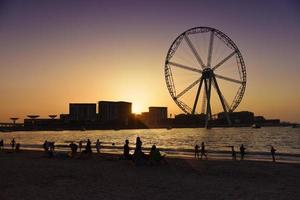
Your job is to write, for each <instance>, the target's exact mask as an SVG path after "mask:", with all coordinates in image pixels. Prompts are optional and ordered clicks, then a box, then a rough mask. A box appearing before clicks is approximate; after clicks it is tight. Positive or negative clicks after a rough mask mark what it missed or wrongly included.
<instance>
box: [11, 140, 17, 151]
mask: <svg viewBox="0 0 300 200" xmlns="http://www.w3.org/2000/svg"><path fill="white" fill-rule="evenodd" d="M10 144H11V149H12V150H15V145H16V141H15V138H13V139H12V141H11V142H10Z"/></svg>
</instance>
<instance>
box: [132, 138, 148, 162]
mask: <svg viewBox="0 0 300 200" xmlns="http://www.w3.org/2000/svg"><path fill="white" fill-rule="evenodd" d="M142 144H143V142H142V141H141V139H140V137H137V138H136V142H135V150H134V155H133V157H134V159H133V160H134V162H135V164H136V165H144V164H145V162H146V160H145V156H144V153H143V152H142Z"/></svg>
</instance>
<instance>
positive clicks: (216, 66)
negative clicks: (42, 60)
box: [212, 51, 236, 70]
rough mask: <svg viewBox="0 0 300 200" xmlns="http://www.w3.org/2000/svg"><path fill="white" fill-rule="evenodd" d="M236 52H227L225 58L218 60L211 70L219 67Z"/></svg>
mask: <svg viewBox="0 0 300 200" xmlns="http://www.w3.org/2000/svg"><path fill="white" fill-rule="evenodd" d="M235 54H236V51H234V52H232V53H231V54H229V55H228V56H227V57H226V58H224V59H223V60H222V61H221V62H219V63H218V64H216V65H215V66H214V67H213V68H212V70H215V69H217V68H218V67H220V66H221V65H223V64H224V63H225V62H226V61H227V60H229V59H230V58H231V57H232V56H233V55H235Z"/></svg>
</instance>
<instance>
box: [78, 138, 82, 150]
mask: <svg viewBox="0 0 300 200" xmlns="http://www.w3.org/2000/svg"><path fill="white" fill-rule="evenodd" d="M78 147H79V152H80V153H81V149H82V141H81V140H80V141H79V144H78Z"/></svg>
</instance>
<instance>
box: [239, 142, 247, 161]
mask: <svg viewBox="0 0 300 200" xmlns="http://www.w3.org/2000/svg"><path fill="white" fill-rule="evenodd" d="M245 150H246V148H245V147H244V144H242V145H241V147H240V153H241V160H244V156H245Z"/></svg>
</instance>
